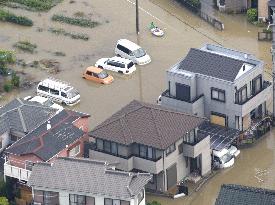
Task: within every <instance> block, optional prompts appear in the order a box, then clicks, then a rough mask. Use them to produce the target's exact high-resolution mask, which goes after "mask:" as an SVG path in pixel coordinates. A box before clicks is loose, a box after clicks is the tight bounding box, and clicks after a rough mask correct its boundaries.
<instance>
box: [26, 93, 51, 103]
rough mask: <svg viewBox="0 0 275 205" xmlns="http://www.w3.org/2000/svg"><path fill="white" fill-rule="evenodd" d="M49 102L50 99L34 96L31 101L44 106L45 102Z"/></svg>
mask: <svg viewBox="0 0 275 205" xmlns="http://www.w3.org/2000/svg"><path fill="white" fill-rule="evenodd" d="M47 100H48V98H44V97H41V96H38V95H37V96H34V97H33V98H31V99H30V100H29V101H31V102H39V103H41V104H43V103H44V102H46V101H47Z"/></svg>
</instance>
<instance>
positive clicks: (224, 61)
mask: <svg viewBox="0 0 275 205" xmlns="http://www.w3.org/2000/svg"><path fill="white" fill-rule="evenodd" d="M167 82H168V83H167V84H168V89H167V90H166V91H165V92H163V93H162V96H161V105H162V106H164V107H168V108H173V109H176V110H178V111H182V112H187V113H192V114H194V115H197V116H202V117H207V118H208V119H210V122H212V123H214V124H218V125H221V126H225V127H230V128H234V129H238V130H240V131H245V130H247V129H249V128H250V127H251V126H253V125H254V124H255V123H257V122H258V121H260V120H262V119H264V118H265V117H266V116H267V115H268V107H270V105H271V99H272V86H271V82H269V81H267V80H265V79H264V63H263V62H262V61H260V60H258V59H256V58H255V57H254V56H252V55H250V54H247V53H243V52H240V51H235V50H231V49H227V48H224V47H220V46H214V45H206V46H204V47H202V48H201V49H191V50H190V51H189V53H188V54H187V56H186V57H185V58H184V59H183V60H181V61H180V62H179V63H177V64H176V65H174V66H173V67H172V68H171V69H170V70H168V71H167Z"/></svg>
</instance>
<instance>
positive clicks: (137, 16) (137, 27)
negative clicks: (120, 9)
mask: <svg viewBox="0 0 275 205" xmlns="http://www.w3.org/2000/svg"><path fill="white" fill-rule="evenodd" d="M136 32H137V35H138V34H139V15H138V0H136Z"/></svg>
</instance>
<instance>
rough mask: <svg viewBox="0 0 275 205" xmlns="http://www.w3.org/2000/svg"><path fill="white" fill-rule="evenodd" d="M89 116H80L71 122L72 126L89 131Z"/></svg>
mask: <svg viewBox="0 0 275 205" xmlns="http://www.w3.org/2000/svg"><path fill="white" fill-rule="evenodd" d="M88 119H89V118H88V117H82V118H79V119H78V120H76V121H75V122H74V123H73V124H74V126H76V127H78V128H80V129H82V130H83V131H84V132H88V131H89V120H88Z"/></svg>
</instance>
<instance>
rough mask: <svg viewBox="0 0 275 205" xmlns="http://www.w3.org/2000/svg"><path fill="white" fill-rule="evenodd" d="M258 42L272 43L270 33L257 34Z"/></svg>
mask: <svg viewBox="0 0 275 205" xmlns="http://www.w3.org/2000/svg"><path fill="white" fill-rule="evenodd" d="M258 40H259V41H272V32H258Z"/></svg>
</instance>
